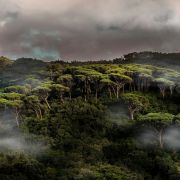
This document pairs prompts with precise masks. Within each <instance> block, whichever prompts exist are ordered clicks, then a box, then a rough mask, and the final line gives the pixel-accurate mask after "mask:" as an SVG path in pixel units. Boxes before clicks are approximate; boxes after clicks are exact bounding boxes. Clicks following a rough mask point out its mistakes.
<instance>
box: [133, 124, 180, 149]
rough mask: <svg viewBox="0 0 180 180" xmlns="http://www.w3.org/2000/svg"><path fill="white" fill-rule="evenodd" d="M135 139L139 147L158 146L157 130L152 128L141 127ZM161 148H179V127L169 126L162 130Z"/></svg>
mask: <svg viewBox="0 0 180 180" xmlns="http://www.w3.org/2000/svg"><path fill="white" fill-rule="evenodd" d="M135 141H136V143H137V145H138V146H140V147H157V146H159V137H158V132H157V130H155V129H154V128H151V127H149V128H145V127H144V128H142V129H140V133H138V135H137V136H136V137H135ZM162 141H163V149H165V150H173V151H179V150H180V127H179V126H170V127H169V128H166V129H165V130H164V131H163V135H162Z"/></svg>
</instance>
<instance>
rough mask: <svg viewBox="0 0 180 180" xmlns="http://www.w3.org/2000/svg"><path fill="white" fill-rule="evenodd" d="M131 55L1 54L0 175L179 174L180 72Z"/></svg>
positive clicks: (16, 179) (8, 178)
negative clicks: (94, 58)
mask: <svg viewBox="0 0 180 180" xmlns="http://www.w3.org/2000/svg"><path fill="white" fill-rule="evenodd" d="M133 58H134V56H133V57H132V54H130V55H129V56H125V59H128V60H127V62H124V61H125V60H122V59H121V60H118V59H116V60H114V61H112V62H111V61H107V62H106V61H99V62H94V63H92V62H89V63H87V62H86V63H80V62H72V63H66V62H62V61H57V62H46V63H45V62H43V61H40V60H35V59H26V58H22V59H18V60H16V61H11V60H9V59H8V58H5V57H0V70H1V71H0V74H1V75H0V117H1V119H0V123H1V125H0V135H1V136H0V141H1V142H0V179H3V180H21V179H22V180H28V179H30V180H31V179H32V180H34V179H42V180H45V179H52V180H58V179H59V180H60V179H62V180H63V179H64V180H68V179H78V180H84V179H92V180H93V179H94V180H110V179H112V180H119V179H120V180H121V179H122V180H126V179H127V180H131V179H132V180H135V179H137V180H141V179H142V180H143V179H148V180H151V179H160V180H161V179H162V180H169V179H172V180H173V179H180V154H179V153H180V142H179V141H180V140H179V138H180V133H179V132H180V131H179V130H180V129H179V122H180V106H179V100H180V83H179V82H180V72H178V71H177V70H175V69H177V68H175V69H169V68H165V67H161V66H153V65H150V64H149V65H147V64H135V63H134V62H133V63H131V59H133ZM122 61H123V63H122ZM114 104H115V105H116V108H117V109H119V111H120V113H119V115H118V118H117V119H116V121H114V119H113V112H111V107H112V106H113V105H114ZM121 106H124V107H125V109H126V110H127V112H128V115H127V116H125V117H124V116H121V115H120V114H121V113H125V114H126V112H121V110H120V109H122V108H121ZM17 137H18V138H17ZM19 139H20V140H19Z"/></svg>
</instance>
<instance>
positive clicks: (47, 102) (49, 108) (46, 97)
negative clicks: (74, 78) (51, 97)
mask: <svg viewBox="0 0 180 180" xmlns="http://www.w3.org/2000/svg"><path fill="white" fill-rule="evenodd" d="M47 99H48V97H46V98H45V99H44V101H45V102H46V104H47V106H48V108H49V109H51V106H50V105H49V103H48V100H47Z"/></svg>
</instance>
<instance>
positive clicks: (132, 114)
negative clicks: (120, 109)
mask: <svg viewBox="0 0 180 180" xmlns="http://www.w3.org/2000/svg"><path fill="white" fill-rule="evenodd" d="M134 112H135V110H132V109H131V108H129V116H130V120H134Z"/></svg>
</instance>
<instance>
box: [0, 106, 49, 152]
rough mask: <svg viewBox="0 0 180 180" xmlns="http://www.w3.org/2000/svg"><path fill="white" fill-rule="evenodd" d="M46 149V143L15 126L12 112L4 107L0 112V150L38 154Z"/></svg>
mask: <svg viewBox="0 0 180 180" xmlns="http://www.w3.org/2000/svg"><path fill="white" fill-rule="evenodd" d="M47 149H48V146H47V143H46V142H45V141H44V140H42V139H40V138H37V137H36V136H35V135H32V134H29V133H24V132H23V131H22V130H21V129H20V128H19V127H17V124H16V120H15V117H14V114H13V113H12V112H10V111H9V110H8V109H6V110H5V111H4V112H3V113H1V114H0V152H3V153H6V152H22V153H27V154H31V155H40V154H41V153H43V152H45V151H46V150H47Z"/></svg>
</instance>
